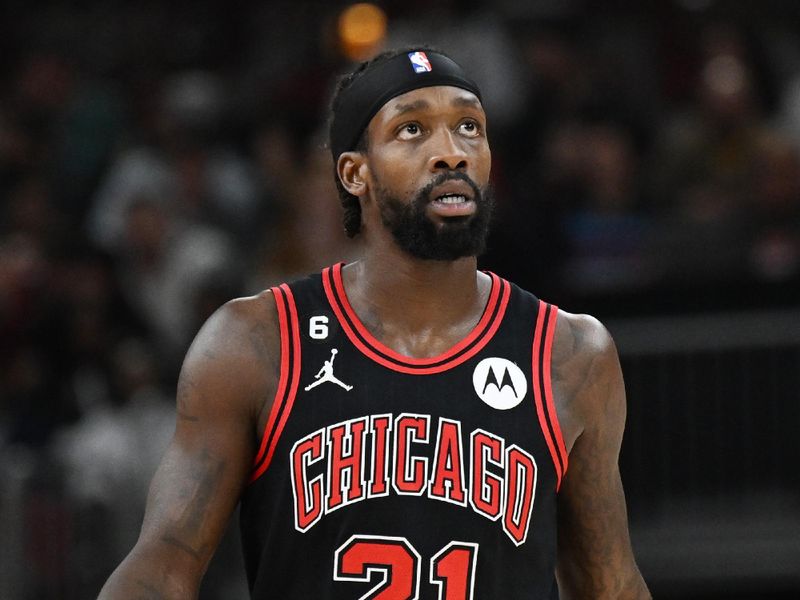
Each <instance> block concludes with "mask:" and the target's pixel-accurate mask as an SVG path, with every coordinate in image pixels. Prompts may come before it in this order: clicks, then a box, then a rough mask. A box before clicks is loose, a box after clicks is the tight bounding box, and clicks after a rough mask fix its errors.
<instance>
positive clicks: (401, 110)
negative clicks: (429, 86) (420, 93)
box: [394, 100, 430, 115]
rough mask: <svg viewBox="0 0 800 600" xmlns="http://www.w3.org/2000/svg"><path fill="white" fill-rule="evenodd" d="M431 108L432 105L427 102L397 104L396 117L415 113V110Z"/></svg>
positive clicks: (395, 106)
mask: <svg viewBox="0 0 800 600" xmlns="http://www.w3.org/2000/svg"><path fill="white" fill-rule="evenodd" d="M429 106H430V104H428V101H427V100H417V101H415V102H411V103H410V104H395V105H394V113H395V114H396V115H402V114H405V113H408V112H413V111H415V110H421V109H423V108H428V107H429Z"/></svg>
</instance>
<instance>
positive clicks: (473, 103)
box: [394, 95, 481, 115]
mask: <svg viewBox="0 0 800 600" xmlns="http://www.w3.org/2000/svg"><path fill="white" fill-rule="evenodd" d="M452 105H453V106H458V107H467V108H480V106H481V102H480V100H478V99H477V98H476V97H475V96H472V95H469V96H467V95H463V96H456V97H455V98H453V101H452ZM429 107H430V104H429V103H428V101H427V100H416V101H414V102H409V103H408V104H395V105H394V114H395V115H403V114H405V113H409V112H413V111H415V110H422V109H425V108H429Z"/></svg>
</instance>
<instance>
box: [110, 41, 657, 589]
mask: <svg viewBox="0 0 800 600" xmlns="http://www.w3.org/2000/svg"><path fill="white" fill-rule="evenodd" d="M330 145H331V151H332V154H333V159H334V163H335V166H336V178H337V184H338V186H339V189H340V193H341V196H342V200H343V203H344V205H345V229H346V231H347V232H348V234H349V235H359V236H362V237H363V244H364V252H363V258H361V259H360V260H358V261H357V262H354V263H352V264H347V265H341V264H337V265H334V266H332V267H330V268H327V269H325V270H324V271H323V272H322V273H321V274H316V275H313V276H310V277H309V278H307V279H304V280H301V281H298V282H295V283H293V284H290V285H281V286H278V287H275V288H273V289H271V290H269V291H267V292H264V293H262V294H260V295H258V296H256V297H252V298H246V299H239V300H235V301H232V302H230V303H228V304H226V305H225V306H224V307H223V308H221V309H220V310H219V311H218V312H217V313H216V314H215V315H214V316H213V317H212V318H211V319H210V320H209V322H208V323H207V324H206V325H205V326H204V327H203V329H202V330H201V332H200V333H199V334H198V336H197V339H196V340H195V341H194V343H193V345H192V347H191V348H190V350H189V352H188V355H187V358H186V361H185V364H184V367H183V371H182V374H181V378H180V382H179V386H178V398H177V411H178V425H177V429H176V432H175V438H174V440H173V442H172V444H171V446H170V447H169V450H168V451H167V453H166V456H165V458H164V460H163V463H162V465H161V467H160V468H159V470H158V472H157V474H156V476H155V478H154V481H153V484H152V487H151V490H150V495H149V498H148V506H147V513H146V517H145V520H144V525H143V528H142V532H141V536H140V538H139V541H138V543H137V544H136V546H135V548H134V549H133V551H132V552H131V553H130V555H129V556H128V557H127V558H126V559H125V560H124V562H123V563H122V564H121V565H120V567H119V568H118V569H117V570H116V571H115V572H114V574H113V575H112V576H111V578H110V579H109V581H108V582H107V584H106V586H105V587H104V589H103V591H102V592H101V597H102V598H194V597H196V596H197V594H198V589H199V586H200V580H201V578H202V576H203V573H204V571H205V569H206V567H207V565H208V563H209V560H210V559H211V556H212V554H213V552H214V548H215V546H216V545H217V543H218V541H219V539H220V536H221V535H222V534H223V531H224V529H225V527H226V524H227V521H228V519H229V517H230V515H231V513H232V512H233V510H234V508H235V507H236V505H237V503H239V502H241V529H242V536H243V546H244V553H245V563H246V567H247V575H248V580H249V585H250V589H251V593H252V596H253V598H257V599H267V598H275V599H281V600H287V599H297V600H299V599H303V600H307V599H319V598H335V599H348V600H355V599H365V598H380V599H384V600H385V599H409V598H425V599H440V600H467V599H480V600H516V599H522V598H525V599H547V598H557V597H559V594H560V597H561V598H579V599H581V600H586V599H595V600H596V599H605V598H609V599H610V598H614V599H617V598H636V599H639V598H648V597H649V593H648V591H647V588H646V586H645V583H644V581H643V580H642V577H641V575H640V573H639V570H638V568H637V566H636V564H635V561H634V558H633V555H632V551H631V545H630V540H629V535H628V527H627V517H626V510H625V500H624V495H623V490H622V485H621V482H620V475H619V470H618V466H617V457H618V453H619V448H620V442H621V438H622V433H623V426H624V420H625V395H624V390H623V383H622V377H621V374H620V368H619V363H618V359H617V355H616V351H615V349H614V345H613V342H612V340H611V338H610V337H609V334H608V333H607V332H606V330H605V329H604V328H603V327H602V326H601V325H600V324H599V323H598V322H597V321H596V320H594V319H593V318H591V317H588V316H578V315H572V314H568V313H566V312H564V311H561V310H559V309H558V308H556V307H555V306H553V305H550V304H547V303H545V302H543V301H540V300H539V299H537V298H535V297H534V296H533V295H531V294H530V293H528V292H525V291H523V290H521V289H519V288H518V287H516V286H515V285H513V284H511V283H509V282H508V281H505V280H504V279H502V278H500V277H498V276H497V275H495V274H493V273H485V272H480V271H478V270H477V268H476V256H477V255H478V254H480V252H481V251H482V249H483V244H484V240H485V237H486V232H487V227H488V222H489V216H490V211H491V198H490V189H489V166H490V151H489V144H488V141H487V122H486V115H485V113H484V110H483V107H482V104H481V92H480V90H479V89H478V87H477V86H476V85H475V83H474V82H473V81H472V80H471V79H470V78H469V77H468V76H467V75H466V73H465V72H464V71H463V69H462V68H461V67H460V66H459V65H457V64H456V63H455V62H453V61H452V60H451V59H449V58H448V57H447V56H445V55H443V54H441V53H439V52H435V51H432V50H424V49H423V50H419V49H413V50H409V51H405V50H404V51H400V52H390V53H386V54H384V55H381V56H380V57H378V58H376V59H374V60H373V61H371V62H369V63H366V64H364V65H361V67H360V68H359V69H358V70H357V71H355V72H354V73H352V74H350V75H348V76H346V77H344V78H343V79H342V80H341V82H340V84H339V86H338V89H337V92H336V96H335V98H334V102H333V108H332V121H331V138H330ZM334 357H335V358H336V361H335V363H334ZM556 581H557V584H556Z"/></svg>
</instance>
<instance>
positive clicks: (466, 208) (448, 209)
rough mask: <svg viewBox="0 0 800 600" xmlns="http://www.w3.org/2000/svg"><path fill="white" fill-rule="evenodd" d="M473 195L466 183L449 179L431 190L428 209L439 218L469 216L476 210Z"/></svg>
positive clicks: (470, 187)
mask: <svg viewBox="0 0 800 600" xmlns="http://www.w3.org/2000/svg"><path fill="white" fill-rule="evenodd" d="M474 195H475V192H474V190H473V189H472V186H470V185H469V183H467V182H466V181H463V180H461V179H449V180H447V181H445V182H444V183H441V184H440V185H437V186H435V187H434V188H433V189H432V190H431V192H430V194H429V196H428V197H429V198H430V202H429V203H428V209H429V210H431V211H432V212H434V213H435V214H437V215H439V216H441V217H464V216H469V215H472V214H474V212H475V210H476V205H475V200H474V199H473V197H474Z"/></svg>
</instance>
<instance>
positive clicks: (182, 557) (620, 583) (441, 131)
mask: <svg viewBox="0 0 800 600" xmlns="http://www.w3.org/2000/svg"><path fill="white" fill-rule="evenodd" d="M367 135H368V144H367V147H368V150H367V151H366V152H363V153H361V152H346V153H344V154H342V155H341V157H340V158H339V161H338V164H337V172H338V175H339V178H340V179H341V181H342V183H343V185H344V186H345V189H347V190H348V191H349V192H350V193H352V194H353V195H355V196H357V197H358V198H359V200H360V203H361V207H362V235H363V237H364V248H365V251H364V258H363V259H362V260H359V261H357V262H355V263H353V264H351V265H349V266H347V267H346V268H345V269H344V270H343V276H344V283H345V288H346V291H347V295H348V298H349V299H350V302H351V304H352V305H353V308H354V309H355V311H356V313H357V314H358V316H359V317H360V318H361V320H362V322H363V323H364V324H365V325H366V326H367V327H368V328H369V329H370V331H371V333H372V334H373V335H374V336H375V337H376V338H377V339H379V340H380V341H381V342H383V343H384V344H386V345H387V346H389V347H390V348H392V349H394V350H395V351H397V352H399V353H401V354H404V355H406V356H412V357H418V358H421V357H430V356H435V355H438V354H441V353H442V352H444V351H446V350H447V349H449V348H450V347H452V346H453V345H455V344H456V343H458V342H459V341H460V340H461V339H463V338H464V337H465V336H466V335H467V334H468V333H469V332H470V331H471V330H472V328H473V327H474V326H475V325H476V324H477V322H478V320H479V319H480V317H481V314H482V311H483V308H484V306H485V305H486V302H487V299H488V294H489V279H488V276H486V275H485V274H482V273H480V272H479V271H477V261H476V258H475V257H465V258H461V259H458V260H455V261H431V260H420V259H416V258H413V257H411V256H409V255H408V254H407V253H406V252H404V251H403V250H401V249H400V248H398V247H397V245H396V243H395V242H394V239H393V237H392V235H391V233H390V232H389V231H387V229H386V228H385V227H384V225H383V224H382V222H381V218H380V212H379V207H378V200H377V196H378V194H377V191H378V190H379V189H382V190H386V191H390V192H391V193H392V195H393V196H394V197H396V198H400V199H402V200H404V201H410V200H411V198H412V197H413V196H414V195H415V194H416V193H417V191H418V190H419V189H421V188H423V187H424V186H425V185H427V184H428V183H429V182H430V181H431V180H432V179H433V177H435V176H436V175H437V174H439V173H440V172H442V171H443V170H457V171H462V172H464V173H466V174H467V175H469V177H470V178H471V179H472V180H473V181H474V182H475V183H477V184H478V186H479V187H483V186H485V185H486V184H487V183H488V180H489V169H490V162H491V155H490V151H489V145H488V141H487V138H486V116H485V114H484V111H483V108H482V106H481V104H480V102H479V101H478V100H477V98H476V97H475V96H474V95H472V94H471V93H469V92H467V91H464V90H461V89H458V88H453V87H446V86H440V87H431V88H422V89H419V90H414V91H412V92H408V93H406V94H403V95H401V96H398V97H397V98H394V99H392V100H390V101H389V102H388V103H387V104H386V105H385V106H384V107H383V108H381V110H380V111H379V112H378V113H377V114H376V115H375V117H374V118H373V119H372V121H371V122H370V125H369V127H368V130H367ZM456 185H457V184H456ZM445 191H450V192H453V193H459V194H462V193H463V194H464V195H466V196H467V199H468V201H467V202H466V203H462V204H461V205H459V206H458V207H442V206H436V205H435V204H432V205H431V206H430V207H429V209H428V210H427V216H428V217H429V218H430V219H432V220H433V222H434V223H436V224H437V225H442V224H444V223H446V222H447V220H448V219H449V218H452V217H453V214H454V213H453V211H455V212H457V213H459V214H458V217H459V218H463V217H466V218H468V217H469V215H470V214H471V211H472V210H474V206H471V205H470V202H469V198H471V191H469V192H468V191H467V190H466V189H462V188H460V187H458V188H457V189H455V190H449V189H448V190H445ZM441 192H442V190H434V191H433V192H432V195H436V194H437V193H439V194H440V193H441ZM462 213H463V214H462ZM555 336H556V337H555V341H554V346H553V357H552V378H553V390H554V396H555V403H556V410H557V412H558V417H559V421H560V424H561V427H562V432H563V436H564V441H565V444H566V446H567V450H568V451H569V469H568V471H567V473H566V475H565V477H564V479H563V482H562V486H561V490H560V492H559V495H558V502H559V506H558V508H559V521H558V565H557V573H556V574H557V577H558V582H559V588H560V593H561V597H562V598H563V599H565V600H568V599H570V598H580V599H584V598H594V599H623V598H624V599H636V600H638V599H644V598H650V594H649V592H648V590H647V587H646V585H645V583H644V581H643V579H642V577H641V575H640V573H639V570H638V568H637V566H636V563H635V561H634V558H633V553H632V550H631V544H630V539H629V534H628V525H627V515H626V509H625V498H624V494H623V490H622V484H621V481H620V475H619V468H618V456H619V449H620V444H621V441H622V433H623V428H624V423H625V392H624V386H623V382H622V374H621V371H620V367H619V360H618V358H617V352H616V349H615V348H614V344H613V341H612V340H611V337H610V335H609V334H608V332H607V331H606V330H605V328H604V327H603V326H602V325H601V324H600V323H599V322H598V321H597V320H595V319H593V318H592V317H588V316H585V315H571V314H569V313H566V312H564V311H559V315H558V323H557V327H556V334H555ZM279 355H280V344H279V339H278V328H277V316H276V310H275V304H274V300H273V298H272V296H271V294H269V293H268V292H265V293H262V294H260V295H258V296H254V297H250V298H244V299H238V300H234V301H231V302H229V303H227V304H226V305H225V306H224V307H222V308H221V309H220V310H219V311H217V313H216V314H215V315H214V316H212V317H211V319H209V321H208V323H206V324H205V326H204V327H203V328H202V330H201V331H200V333H199V334H198V336H197V338H196V339H195V341H194V343H193V344H192V347H191V348H190V350H189V352H188V354H187V357H186V360H185V362H184V366H183V369H182V372H181V377H180V380H179V384H178V400H177V411H178V421H177V427H176V432H175V436H174V439H173V441H172V443H171V445H170V447H169V449H168V451H167V453H166V455H165V458H164V460H163V462H162V464H161V466H160V467H159V469H158V472H157V473H156V476H155V478H154V480H153V483H152V485H151V488H150V493H149V496H148V502H147V512H146V515H145V520H144V524H143V527H142V532H141V535H140V538H139V541H138V542H137V544H136V546H135V547H134V548H133V550H132V551H131V553H130V554H129V555H128V557H127V558H126V559H125V560H124V561H123V562H122V564H121V565H120V566H119V567H118V568H117V570H116V571H115V572H114V573H113V574H112V576H111V578H110V579H109V580H108V582H107V583H106V585H105V587H104V588H103V590H102V591H101V593H100V598H103V599H108V598H125V599H129V598H148V599H161V598H195V597H197V595H198V590H199V586H200V581H201V579H202V577H203V574H204V573H205V570H206V568H207V567H208V563H209V561H210V560H211V557H212V555H213V552H214V549H215V548H216V546H217V544H218V543H219V541H220V538H221V537H222V534H223V533H224V530H225V527H226V526H227V523H228V521H229V519H230V516H231V513H232V512H233V510H234V508H235V506H236V504H237V502H238V500H239V497H240V495H241V492H242V489H243V488H244V486H245V484H246V481H247V477H248V475H249V470H250V467H251V465H252V461H253V458H254V455H255V452H256V449H257V442H258V439H259V435H260V433H261V432H262V431H263V430H264V427H265V424H266V419H267V416H268V414H269V409H270V404H271V402H272V398H273V396H274V393H275V388H276V385H277V380H278V365H279V358H280V356H279ZM265 366H266V367H267V368H265Z"/></svg>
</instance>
